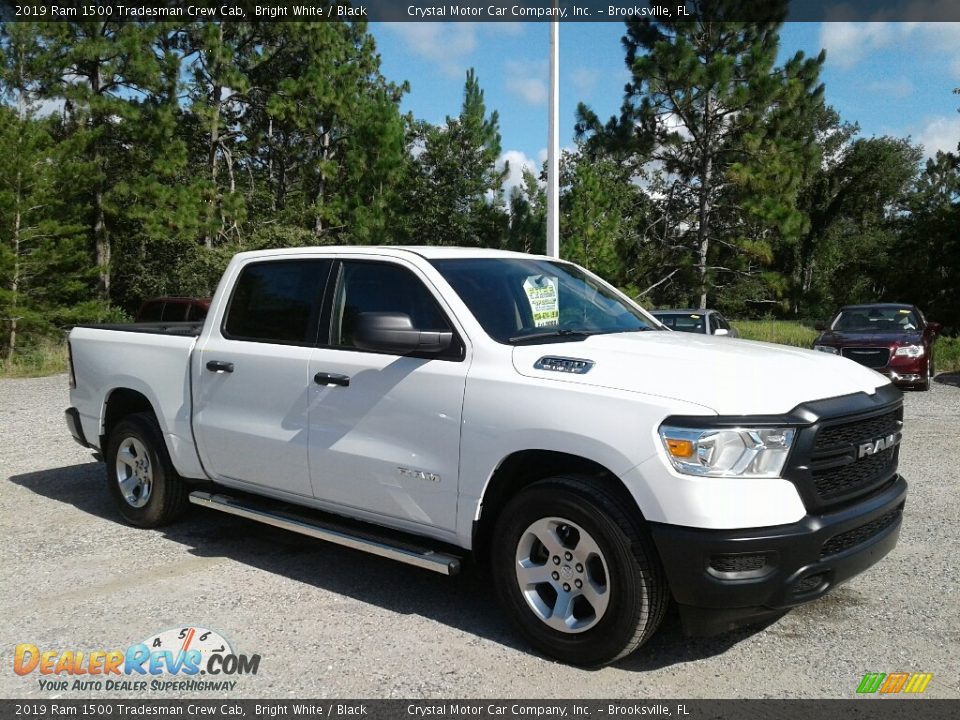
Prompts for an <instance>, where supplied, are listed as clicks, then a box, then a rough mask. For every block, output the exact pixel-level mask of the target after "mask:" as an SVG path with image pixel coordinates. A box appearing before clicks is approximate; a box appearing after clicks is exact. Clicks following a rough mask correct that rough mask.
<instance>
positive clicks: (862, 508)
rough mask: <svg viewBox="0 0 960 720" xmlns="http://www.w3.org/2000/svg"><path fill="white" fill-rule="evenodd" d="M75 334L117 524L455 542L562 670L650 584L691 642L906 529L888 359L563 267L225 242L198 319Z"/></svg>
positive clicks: (756, 614) (74, 371) (349, 541)
mask: <svg viewBox="0 0 960 720" xmlns="http://www.w3.org/2000/svg"><path fill="white" fill-rule="evenodd" d="M69 342H70V349H71V358H72V359H71V385H72V391H71V404H72V406H73V407H71V408H70V409H68V410H67V422H68V425H69V426H70V429H71V432H72V433H73V435H74V437H75V438H76V439H77V440H78V441H79V442H81V443H82V444H84V445H87V446H89V447H92V448H95V449H97V450H99V451H100V452H101V453H102V455H103V458H104V460H105V462H106V467H107V486H108V488H109V492H110V493H111V495H112V496H113V498H114V499H115V501H116V504H117V506H118V507H119V510H120V513H121V515H123V517H124V518H125V519H126V520H127V521H129V522H130V523H133V524H134V525H139V526H143V527H153V526H157V525H160V524H162V523H165V522H167V521H170V520H172V519H173V518H175V517H176V516H177V515H178V514H179V513H180V511H181V510H183V509H184V508H185V507H186V506H187V504H188V503H194V504H197V505H200V506H203V507H206V508H212V509H216V510H219V511H223V512H227V513H233V514H235V515H239V516H242V517H245V518H249V519H251V520H256V521H260V522H265V523H268V524H271V525H275V526H278V527H281V528H286V529H288V530H291V531H295V532H300V533H303V534H306V535H310V536H313V537H318V538H322V539H324V540H327V541H331V542H336V543H339V544H342V545H347V546H351V547H355V548H359V549H363V550H366V551H368V552H373V553H376V554H379V555H383V556H387V557H391V558H395V559H397V560H402V561H404V562H408V563H411V564H414V565H418V566H420V567H424V568H428V569H432V570H436V571H439V572H442V573H447V574H453V573H455V572H456V571H457V570H458V569H459V567H460V559H461V557H462V556H463V555H464V554H465V553H467V552H472V553H473V554H474V556H477V557H478V558H482V559H483V560H485V561H486V562H487V563H489V568H490V573H491V576H492V579H493V582H494V584H495V587H496V592H497V595H498V598H499V600H500V602H501V604H502V606H503V608H504V609H505V611H506V612H507V614H509V616H511V618H512V619H513V620H514V621H515V624H516V625H517V627H518V629H519V631H520V632H521V633H522V634H523V635H524V636H525V637H526V639H527V640H528V641H529V642H530V643H531V644H532V645H533V646H535V647H536V648H538V649H539V650H540V651H542V652H543V653H545V654H547V655H550V656H552V657H554V658H558V659H561V660H563V661H566V662H570V663H575V664H578V665H585V666H597V665H601V664H604V663H608V662H611V661H613V660H615V659H617V658H619V657H622V656H623V655H625V654H627V653H629V652H631V651H632V650H634V649H635V648H637V647H638V646H639V645H641V644H642V643H643V642H644V641H646V640H647V639H648V638H649V637H650V636H651V635H652V634H653V633H654V632H655V631H656V629H657V627H658V625H659V624H660V622H661V620H662V618H663V615H664V611H665V608H666V607H667V604H668V602H669V601H671V600H672V601H674V602H676V603H677V605H678V606H679V610H680V615H681V618H682V621H683V623H684V626H685V629H686V630H687V631H688V632H690V633H694V634H704V633H712V632H718V631H723V630H726V629H729V628H732V627H735V626H737V625H742V624H744V623H747V622H750V621H755V620H757V619H760V618H765V617H771V616H775V615H777V614H779V613H783V612H784V611H786V610H787V609H788V608H790V607H792V606H795V605H798V604H800V603H803V602H806V601H809V600H813V599H815V598H818V597H820V596H821V595H823V594H824V593H825V592H827V591H828V590H829V589H830V588H832V587H833V586H835V585H837V584H838V583H840V582H843V581H844V580H847V579H848V578H850V577H851V576H853V575H855V574H856V573H859V572H860V571H862V570H864V569H865V568H867V567H868V566H870V565H872V564H874V563H876V562H877V561H878V560H880V558H882V557H883V556H884V555H886V554H887V553H888V552H889V551H890V550H891V549H892V548H893V547H894V545H895V544H896V541H897V538H898V535H899V531H900V524H901V515H902V511H903V506H904V498H905V495H906V483H905V481H904V480H903V479H902V478H901V477H900V476H899V475H898V474H897V457H898V451H899V442H900V437H901V435H900V433H901V418H902V413H903V411H902V405H901V395H900V392H899V391H898V390H896V389H895V388H894V387H893V386H892V385H891V384H890V383H889V381H888V380H887V378H885V377H883V376H881V375H879V374H878V373H875V372H873V371H872V370H869V369H867V368H864V367H862V366H860V365H857V364H855V363H851V362H848V361H847V360H844V359H842V358H838V357H833V356H829V355H827V354H824V353H819V352H814V351H811V350H802V349H795V348H787V347H781V346H775V345H768V344H764V343H755V342H746V341H731V340H729V339H728V338H714V337H710V336H694V335H689V334H686V333H676V332H671V331H669V330H667V329H664V328H663V326H661V325H659V324H658V322H657V321H656V320H655V319H653V318H652V317H651V316H650V315H648V314H647V313H646V312H645V311H644V310H642V309H641V308H640V307H639V306H637V305H636V304H635V303H633V302H632V301H631V300H630V299H629V298H627V297H626V296H624V295H623V294H621V293H620V292H619V291H617V290H616V289H614V288H613V287H611V286H610V285H608V284H606V283H604V282H603V281H602V280H600V279H599V278H597V277H595V276H594V275H592V274H590V273H589V272H586V271H585V270H583V269H581V268H579V267H577V266H576V265H572V264H570V263H567V262H562V261H558V260H553V259H549V258H545V257H535V256H530V255H523V254H518V253H509V252H500V251H487V250H467V249H455V248H437V247H434V248H426V247H424V248H397V247H382V248H371V247H368V248H349V247H343V248H335V247H328V248H298V249H292V250H267V251H259V252H245V253H241V254H239V255H237V256H236V257H235V258H234V259H233V260H232V262H231V263H230V265H229V267H228V268H227V270H226V272H225V274H224V276H223V278H222V279H221V281H220V285H219V288H218V289H217V292H216V295H215V296H214V298H213V301H212V303H211V305H210V312H209V315H208V316H207V318H206V319H205V321H204V322H203V323H202V324H200V323H197V324H192V325H191V324H188V323H184V324H175V325H163V324H143V323H141V324H137V325H102V326H93V327H77V328H75V329H74V330H73V331H72V332H71V333H70V339H69ZM320 551H321V550H320V549H319V548H318V552H320ZM358 561H359V558H358Z"/></svg>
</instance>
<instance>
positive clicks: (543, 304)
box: [523, 275, 560, 327]
mask: <svg viewBox="0 0 960 720" xmlns="http://www.w3.org/2000/svg"><path fill="white" fill-rule="evenodd" d="M523 291H524V293H526V295H527V301H528V302H529V303H530V312H532V313H533V324H534V325H535V326H536V327H548V326H550V325H556V324H558V323H559V322H560V295H559V293H558V292H557V278H555V277H547V276H546V275H531V276H530V277H528V278H527V279H526V280H524V281H523Z"/></svg>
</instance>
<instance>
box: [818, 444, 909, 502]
mask: <svg viewBox="0 0 960 720" xmlns="http://www.w3.org/2000/svg"><path fill="white" fill-rule="evenodd" d="M895 452H896V450H895V449H894V448H889V449H888V450H884V451H883V452H880V453H877V454H876V455H868V456H867V457H865V458H863V459H862V460H858V461H857V462H853V463H850V464H849V465H843V466H841V467H839V468H837V469H836V470H814V471H813V484H814V487H816V489H817V494H818V495H819V496H820V497H821V498H823V499H824V500H830V499H832V498H835V497H839V496H841V495H848V494H849V493H851V492H854V491H856V490H857V489H858V488H860V487H862V486H864V485H869V484H871V483H873V482H874V481H875V480H876V479H877V478H878V477H883V476H884V474H885V472H886V470H887V468H888V467H889V466H890V465H891V464H892V463H893V459H894V453H895Z"/></svg>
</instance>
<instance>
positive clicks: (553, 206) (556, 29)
mask: <svg viewBox="0 0 960 720" xmlns="http://www.w3.org/2000/svg"><path fill="white" fill-rule="evenodd" d="M554 5H555V6H556V2H554ZM559 74H560V23H559V22H558V21H557V20H552V21H551V22H550V108H549V112H550V120H549V125H550V128H549V135H550V137H549V139H548V141H547V255H549V256H550V257H555V258H558V257H560V137H559V127H560V86H559Z"/></svg>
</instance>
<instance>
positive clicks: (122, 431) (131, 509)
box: [105, 413, 189, 528]
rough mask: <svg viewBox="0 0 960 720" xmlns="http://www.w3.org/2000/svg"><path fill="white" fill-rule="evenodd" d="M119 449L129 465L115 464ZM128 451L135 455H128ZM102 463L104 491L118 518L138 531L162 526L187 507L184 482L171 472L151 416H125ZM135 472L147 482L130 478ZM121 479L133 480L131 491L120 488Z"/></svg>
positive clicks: (158, 432)
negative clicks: (115, 507)
mask: <svg viewBox="0 0 960 720" xmlns="http://www.w3.org/2000/svg"><path fill="white" fill-rule="evenodd" d="M121 448H124V449H125V451H127V452H125V457H127V458H129V462H130V463H132V464H125V463H124V462H120V463H118V455H119V454H120V451H121ZM131 449H134V450H138V452H136V453H135V454H130V452H129V451H130V450H131ZM105 462H106V465H107V489H108V491H109V492H110V496H111V497H112V498H113V500H114V502H115V503H116V505H117V509H118V510H119V511H120V515H122V516H123V519H124V520H126V521H127V522H128V523H130V524H131V525H136V526H137V527H142V528H154V527H159V526H161V525H166V524H167V523H170V522H172V521H174V520H176V519H177V518H178V517H179V516H180V515H182V514H183V512H184V511H185V510H186V508H187V506H188V505H189V500H188V499H187V495H188V494H189V490H188V486H187V483H186V482H184V480H183V478H181V477H180V476H179V475H178V474H177V471H176V470H174V468H173V463H171V462H170V455H169V454H168V453H167V445H166V443H165V442H164V441H163V434H162V433H161V432H160V427H159V426H158V425H157V420H156V418H155V417H154V416H153V414H152V413H137V414H135V415H129V416H127V417H125V418H124V419H123V420H121V421H120V422H118V423H117V424H116V426H114V428H113V430H112V431H111V433H110V437H109V438H108V440H107V453H106V457H105ZM134 465H135V466H136V469H135V468H134ZM137 472H139V473H141V474H142V476H143V477H147V473H149V479H150V481H149V483H145V482H143V481H141V480H140V477H141V475H137V476H136V477H131V476H132V475H134V474H136V473H137ZM122 479H126V480H133V481H134V485H133V488H132V490H130V491H125V490H124V489H122V488H121V480H122ZM138 488H139V492H138ZM145 488H146V489H145ZM127 494H129V495H130V497H129V498H128V497H127V496H126V495H127Z"/></svg>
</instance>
